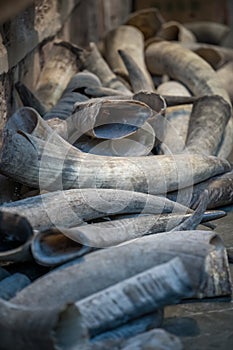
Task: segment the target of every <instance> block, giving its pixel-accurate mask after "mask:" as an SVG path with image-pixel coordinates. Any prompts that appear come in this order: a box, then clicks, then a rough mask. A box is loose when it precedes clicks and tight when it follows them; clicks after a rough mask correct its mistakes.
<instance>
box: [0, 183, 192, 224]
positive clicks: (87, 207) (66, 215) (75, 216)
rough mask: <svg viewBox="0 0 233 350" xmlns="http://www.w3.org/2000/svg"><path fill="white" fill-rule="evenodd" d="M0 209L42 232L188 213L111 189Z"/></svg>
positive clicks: (27, 201)
mask: <svg viewBox="0 0 233 350" xmlns="http://www.w3.org/2000/svg"><path fill="white" fill-rule="evenodd" d="M58 202H59V207H56V206H54V204H53V203H58ZM0 208H1V210H2V211H3V212H4V215H5V213H19V214H21V215H23V216H25V217H26V218H27V219H28V221H29V222H30V223H31V225H32V227H33V228H34V229H46V228H49V227H51V226H52V225H56V226H58V225H59V226H65V227H72V226H75V225H76V226H77V225H81V224H83V223H84V221H88V220H92V219H96V218H101V217H103V216H106V215H110V214H112V215H115V214H124V213H126V214H127V213H146V214H160V213H162V212H163V213H170V212H172V211H177V212H180V213H186V212H187V211H188V208H187V207H185V206H183V205H180V204H178V203H175V202H172V201H170V200H168V199H167V198H165V197H159V196H151V195H147V194H144V193H138V192H134V191H119V190H111V189H96V190H93V189H77V190H68V191H57V192H52V193H46V194H42V195H40V196H34V197H31V198H26V199H22V200H19V201H16V202H13V203H6V204H4V205H3V206H1V207H0ZM189 212H190V211H189ZM9 215H10V214H9Z"/></svg>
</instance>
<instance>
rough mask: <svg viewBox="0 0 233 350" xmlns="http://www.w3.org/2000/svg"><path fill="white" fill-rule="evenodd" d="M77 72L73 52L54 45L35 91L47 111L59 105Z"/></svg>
mask: <svg viewBox="0 0 233 350" xmlns="http://www.w3.org/2000/svg"><path fill="white" fill-rule="evenodd" d="M77 70H78V68H77V64H76V56H75V55H74V54H73V53H72V51H71V50H69V49H67V48H65V47H61V46H56V45H54V47H53V50H50V55H49V57H48V58H47V60H46V62H45V65H44V67H43V69H42V71H41V73H40V76H39V80H38V82H37V84H36V89H35V90H36V92H35V95H36V97H37V98H38V99H39V101H40V102H41V103H43V105H44V106H45V108H46V109H47V110H49V109H50V108H52V107H53V106H54V105H55V104H56V103H57V101H58V100H59V98H60V97H61V95H62V93H63V91H64V89H65V88H66V85H67V84H68V82H69V80H70V79H71V77H72V76H73V75H74V74H75V73H77ZM61 76H62V79H61Z"/></svg>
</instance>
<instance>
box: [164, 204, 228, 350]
mask: <svg viewBox="0 0 233 350" xmlns="http://www.w3.org/2000/svg"><path fill="white" fill-rule="evenodd" d="M227 211H228V215H227V216H226V217H224V218H222V219H219V220H217V221H215V224H216V225H217V227H216V229H215V231H216V232H218V233H219V235H220V236H221V237H222V239H223V241H224V243H225V246H226V248H227V249H228V250H229V251H231V250H232V255H233V207H229V208H228V209H227ZM230 269H231V276H232V281H233V265H230ZM163 327H164V328H165V329H167V330H168V331H170V332H171V333H173V334H176V335H178V336H179V337H180V339H181V340H182V343H183V345H184V349H185V350H215V349H216V350H217V349H218V350H232V349H233V301H226V300H225V301H224V300H222V299H221V300H215V301H211V302H200V303H191V304H181V305H176V306H171V307H167V308H166V310H165V321H164V325H163Z"/></svg>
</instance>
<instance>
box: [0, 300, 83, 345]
mask: <svg viewBox="0 0 233 350" xmlns="http://www.w3.org/2000/svg"><path fill="white" fill-rule="evenodd" d="M0 313H1V319H0V333H1V349H2V350H14V349H17V350H25V349H28V350H41V349H45V350H57V349H59V350H72V349H75V348H77V347H79V348H80V349H83V350H85V349H88V347H86V346H87V341H86V339H87V334H86V330H85V329H84V328H83V326H82V321H81V316H80V313H79V311H78V309H77V307H75V305H67V306H62V307H60V308H57V309H56V308H54V309H52V308H41V309H37V308H27V307H20V306H18V305H15V304H12V303H9V302H6V301H3V300H2V299H0Z"/></svg>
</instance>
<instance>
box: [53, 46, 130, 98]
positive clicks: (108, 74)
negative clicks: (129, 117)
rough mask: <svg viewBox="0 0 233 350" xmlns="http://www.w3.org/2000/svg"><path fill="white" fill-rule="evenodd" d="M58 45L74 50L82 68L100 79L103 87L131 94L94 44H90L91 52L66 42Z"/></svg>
mask: <svg viewBox="0 0 233 350" xmlns="http://www.w3.org/2000/svg"><path fill="white" fill-rule="evenodd" d="M58 45H61V46H64V47H67V48H69V49H71V50H73V52H74V53H75V54H76V56H77V59H78V62H79V66H80V68H84V69H87V70H88V71H90V72H91V73H94V74H95V75H96V76H97V77H98V78H99V79H100V81H101V83H102V84H103V86H105V87H108V88H111V89H115V90H119V91H121V92H123V93H125V94H130V90H129V89H127V87H126V86H125V85H124V84H123V83H122V82H121V81H120V80H119V79H117V76H116V75H115V74H114V73H113V72H112V70H111V68H110V67H109V65H108V64H107V62H106V61H105V60H104V58H103V57H102V55H101V53H100V52H99V50H98V48H97V46H96V45H95V44H94V43H90V49H89V50H84V49H80V48H78V47H76V46H75V45H72V44H70V43H68V42H64V41H61V42H59V43H58Z"/></svg>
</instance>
